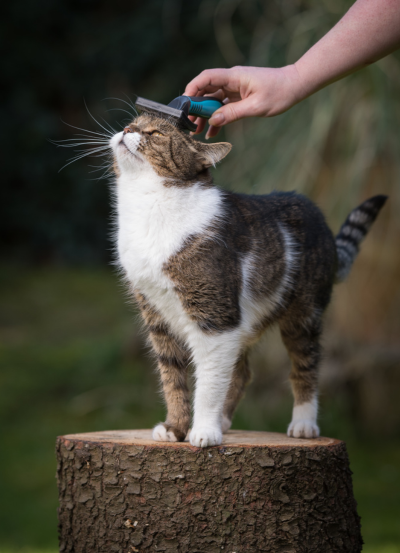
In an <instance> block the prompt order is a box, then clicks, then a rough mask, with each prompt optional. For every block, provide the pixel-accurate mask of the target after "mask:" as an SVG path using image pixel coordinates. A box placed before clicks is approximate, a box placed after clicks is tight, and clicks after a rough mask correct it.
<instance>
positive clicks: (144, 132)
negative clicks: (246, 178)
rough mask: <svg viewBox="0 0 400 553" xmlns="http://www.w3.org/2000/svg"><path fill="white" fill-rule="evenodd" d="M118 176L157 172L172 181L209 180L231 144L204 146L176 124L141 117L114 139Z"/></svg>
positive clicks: (115, 167)
mask: <svg viewBox="0 0 400 553" xmlns="http://www.w3.org/2000/svg"><path fill="white" fill-rule="evenodd" d="M110 144H111V147H112V150H113V153H114V170H115V172H116V174H117V176H120V175H123V174H132V175H135V174H137V173H138V172H141V171H146V170H154V171H155V172H156V173H157V174H158V175H159V176H161V177H165V178H166V179H168V181H170V182H174V181H176V182H177V183H180V184H183V183H186V182H187V183H189V182H191V181H195V180H204V179H205V180H207V175H208V171H207V169H208V168H209V167H211V165H215V164H216V163H218V162H219V161H220V160H221V159H223V158H224V157H225V156H226V155H227V154H228V153H229V152H230V150H231V148H232V146H231V144H229V143H228V142H220V143H217V144H204V143H202V142H199V141H198V140H195V139H194V138H192V137H191V136H189V135H187V134H186V133H184V132H183V131H181V130H179V129H178V128H177V127H176V126H175V125H174V124H173V123H171V122H169V121H167V120H165V119H161V118H158V117H155V116H153V115H148V114H144V115H139V116H138V117H136V118H135V119H134V120H133V121H132V123H130V124H129V125H128V126H127V127H125V129H124V130H123V131H122V132H119V133H117V134H116V135H115V136H114V137H113V138H112V139H111V142H110Z"/></svg>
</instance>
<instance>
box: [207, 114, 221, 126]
mask: <svg viewBox="0 0 400 553" xmlns="http://www.w3.org/2000/svg"><path fill="white" fill-rule="evenodd" d="M208 122H209V124H210V125H212V126H213V127H218V126H219V125H223V123H224V122H225V115H224V114H223V113H214V114H213V115H212V117H211V119H209V121H208Z"/></svg>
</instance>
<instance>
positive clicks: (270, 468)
mask: <svg viewBox="0 0 400 553" xmlns="http://www.w3.org/2000/svg"><path fill="white" fill-rule="evenodd" d="M57 458H58V469H57V471H58V487H59V500H60V507H59V536H60V552H62V553H71V552H73V553H110V552H121V553H134V552H140V553H142V552H145V551H152V552H157V551H163V552H167V553H168V552H171V553H172V552H173V553H186V552H190V553H217V552H218V553H221V552H222V553H242V552H245V551H251V552H253V553H254V552H258V551H260V552H262V551H268V552H271V553H272V552H274V553H275V552H279V553H303V552H304V553H305V552H307V553H311V552H313V553H330V552H340V553H344V552H349V553H350V552H351V553H358V552H359V551H361V548H362V539H361V534H360V520H359V517H358V515H357V510H356V502H355V500H354V497H353V490H352V481H351V471H350V469H349V461H348V457H347V452H346V446H345V444H344V443H343V442H341V441H339V440H334V439H329V438H318V439H315V440H300V439H295V438H288V437H287V436H285V435H283V434H275V433H269V432H240V431H230V432H229V433H228V434H227V435H226V436H225V437H224V443H223V444H222V445H221V446H217V447H211V448H206V449H199V448H195V447H192V446H190V445H189V444H188V443H162V442H154V441H153V440H152V439H151V431H150V430H136V431H127V430H125V431H116V432H93V433H89V434H73V435H68V436H61V437H59V438H58V440H57Z"/></svg>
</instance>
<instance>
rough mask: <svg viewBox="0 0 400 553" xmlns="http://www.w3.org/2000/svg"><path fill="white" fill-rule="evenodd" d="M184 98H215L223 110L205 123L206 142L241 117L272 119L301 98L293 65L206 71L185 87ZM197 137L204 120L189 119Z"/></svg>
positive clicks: (297, 75)
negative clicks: (207, 125)
mask: <svg viewBox="0 0 400 553" xmlns="http://www.w3.org/2000/svg"><path fill="white" fill-rule="evenodd" d="M185 95H186V96H215V97H217V98H219V99H220V100H222V101H223V102H224V104H226V105H225V106H223V107H221V108H220V109H218V110H217V111H216V112H215V113H214V114H213V115H212V117H211V118H210V119H209V124H210V127H209V129H208V131H207V134H206V138H211V137H213V136H216V135H217V134H218V132H219V130H220V127H222V126H224V125H227V124H228V123H232V122H233V121H237V120H238V119H243V118H244V117H272V116H274V115H278V114H280V113H283V112H284V111H287V110H288V109H289V108H291V107H292V106H293V105H294V104H296V103H297V102H300V101H301V100H302V99H303V98H304V94H302V84H301V79H300V76H299V74H298V72H297V69H296V67H295V66H294V65H288V66H286V67H281V68H278V69H272V68H269V67H266V68H264V67H232V68H231V69H207V70H206V71H203V72H202V73H200V75H198V76H197V77H196V78H195V79H193V80H192V81H191V82H190V83H189V84H188V85H187V87H186V90H185ZM191 119H192V120H193V121H195V123H196V124H197V131H196V132H195V133H194V134H199V133H201V132H202V131H203V129H204V127H205V125H206V119H203V118H201V117H198V118H197V119H196V117H192V118H191Z"/></svg>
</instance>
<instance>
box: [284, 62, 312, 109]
mask: <svg viewBox="0 0 400 553" xmlns="http://www.w3.org/2000/svg"><path fill="white" fill-rule="evenodd" d="M297 63H298V62H296V63H293V64H292V65H287V66H286V67H284V68H283V69H285V70H286V71H287V73H288V75H289V77H290V86H291V92H292V95H293V105H295V104H298V103H299V102H301V101H302V100H304V99H305V98H307V96H309V95H310V94H312V90H311V88H310V86H309V85H310V83H307V80H306V79H305V77H304V75H303V73H302V71H301V68H299V67H298V65H297Z"/></svg>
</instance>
